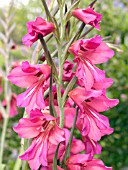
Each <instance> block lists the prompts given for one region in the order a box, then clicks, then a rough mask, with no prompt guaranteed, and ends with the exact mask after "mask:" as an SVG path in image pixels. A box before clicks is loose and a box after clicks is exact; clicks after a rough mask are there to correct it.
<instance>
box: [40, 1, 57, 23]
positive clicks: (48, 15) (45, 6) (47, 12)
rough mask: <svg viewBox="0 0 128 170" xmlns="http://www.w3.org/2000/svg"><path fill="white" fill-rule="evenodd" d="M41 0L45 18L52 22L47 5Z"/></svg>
mask: <svg viewBox="0 0 128 170" xmlns="http://www.w3.org/2000/svg"><path fill="white" fill-rule="evenodd" d="M41 1H42V4H43V6H44V9H45V12H46V15H47V18H49V19H50V21H51V22H53V23H54V20H53V18H52V16H51V14H50V11H49V9H48V7H47V4H46V0H41Z"/></svg>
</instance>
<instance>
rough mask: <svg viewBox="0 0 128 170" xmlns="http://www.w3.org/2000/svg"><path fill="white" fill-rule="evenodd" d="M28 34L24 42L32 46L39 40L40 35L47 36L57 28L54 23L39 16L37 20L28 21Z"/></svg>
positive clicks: (23, 39)
mask: <svg viewBox="0 0 128 170" xmlns="http://www.w3.org/2000/svg"><path fill="white" fill-rule="evenodd" d="M27 29H28V34H26V35H25V36H24V37H23V38H22V42H23V44H25V45H26V46H28V47H30V46H31V45H32V44H33V43H34V42H35V41H37V40H38V35H39V34H41V35H43V36H46V35H48V34H50V33H51V32H53V31H54V30H55V27H54V25H53V23H51V22H47V21H45V20H44V19H43V18H41V17H37V18H36V20H35V21H31V22H28V23H27Z"/></svg>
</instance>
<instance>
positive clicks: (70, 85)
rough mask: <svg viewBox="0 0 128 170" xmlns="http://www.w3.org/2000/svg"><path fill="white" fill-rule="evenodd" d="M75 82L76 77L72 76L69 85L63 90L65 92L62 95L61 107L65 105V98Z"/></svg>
mask: <svg viewBox="0 0 128 170" xmlns="http://www.w3.org/2000/svg"><path fill="white" fill-rule="evenodd" d="M76 81H77V77H76V76H74V77H73V78H72V80H71V81H70V82H69V84H68V85H67V87H66V89H65V92H64V94H63V98H62V106H63V107H64V105H65V102H66V98H67V95H68V93H69V91H70V90H72V88H73V87H74V85H75V84H76Z"/></svg>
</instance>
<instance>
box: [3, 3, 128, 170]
mask: <svg viewBox="0 0 128 170" xmlns="http://www.w3.org/2000/svg"><path fill="white" fill-rule="evenodd" d="M84 1H85V0H84ZM90 2H91V1H90V0H86V1H85V2H83V3H81V7H82V8H85V7H86V6H87V5H88V4H89V3H90ZM13 8H14V9H13V10H15V11H16V14H15V17H14V20H13V22H16V24H17V26H16V29H15V31H14V32H13V34H12V38H13V40H14V42H15V43H16V44H17V47H20V48H17V49H16V50H15V51H13V52H12V55H13V56H14V59H16V60H23V59H26V58H27V57H30V56H31V50H30V51H29V52H28V50H27V52H26V53H23V52H22V50H21V47H22V45H21V39H22V37H23V36H24V35H25V34H26V22H27V21H29V20H32V19H35V18H36V16H43V15H42V13H43V7H42V4H41V1H37V0H30V1H29V3H28V5H27V6H24V5H23V4H22V3H19V2H18V1H15V5H14V7H13ZM95 8H96V11H97V12H98V13H101V14H102V15H103V19H102V22H101V31H100V32H98V31H95V30H93V31H92V32H91V33H90V34H89V37H91V36H93V35H95V34H100V35H102V37H106V36H111V37H110V38H109V39H108V40H107V41H108V42H111V43H114V44H116V49H115V56H114V57H113V58H112V59H111V60H110V61H109V62H108V63H106V64H103V65H102V66H100V67H101V68H102V69H104V70H105V71H106V73H107V76H108V77H111V78H113V79H114V84H113V85H112V87H111V88H109V89H108V90H107V94H108V96H109V97H110V98H119V100H120V103H119V105H118V106H117V107H115V108H113V109H110V111H107V112H105V113H103V114H105V115H107V116H108V117H109V119H110V123H111V126H112V127H113V128H114V129H115V131H114V133H113V134H112V135H110V136H105V137H103V138H102V140H101V142H100V144H101V145H102V146H103V150H102V154H101V155H100V156H97V157H100V158H101V159H102V160H103V161H104V163H105V164H106V165H107V166H113V170H128V1H126V0H111V1H109V0H99V1H98V2H97V3H96V5H95ZM0 17H2V13H1V12H0ZM75 30H77V27H76V28H74V31H75ZM0 31H2V27H1V26H0ZM87 38H88V36H87ZM117 47H118V48H119V49H120V50H119V49H117ZM3 63H4V62H3V58H2V56H0V66H2V67H3ZM13 91H16V92H17V94H18V93H20V92H21V90H20V89H19V88H17V87H15V86H13ZM22 113H23V109H20V110H19V115H18V116H16V117H15V118H13V119H11V120H10V122H9V126H8V131H7V143H6V144H5V147H6V150H5V157H4V161H5V162H7V163H8V167H9V170H11V169H13V165H14V163H15V161H14V160H15V159H16V156H17V154H18V152H17V150H18V148H19V146H20V139H19V137H18V136H17V135H16V134H15V133H14V132H13V130H12V126H13V125H14V122H15V123H16V122H17V121H18V120H19V118H20V117H22ZM1 127H2V122H0V128H1Z"/></svg>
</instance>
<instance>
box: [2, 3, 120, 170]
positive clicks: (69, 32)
mask: <svg viewBox="0 0 128 170" xmlns="http://www.w3.org/2000/svg"><path fill="white" fill-rule="evenodd" d="M95 2H96V1H93V2H92V3H91V4H90V5H89V6H88V7H85V9H80V7H79V3H80V0H74V1H71V2H67V1H65V0H58V1H57V4H56V5H57V6H56V7H55V9H56V11H55V9H54V4H53V3H50V2H49V3H47V2H46V1H45V0H42V5H43V7H44V9H45V13H46V17H45V18H43V17H42V16H37V17H36V18H35V21H29V22H27V34H26V35H25V36H24V37H23V38H22V43H23V44H24V45H26V46H27V47H29V48H31V47H32V46H33V44H34V45H35V46H36V47H35V50H36V51H37V50H40V51H41V52H42V58H39V56H38V55H36V54H35V53H34V55H33V56H32V58H31V61H23V62H22V63H21V64H18V65H17V66H15V67H14V68H13V69H11V70H10V72H9V73H8V80H9V81H10V82H11V83H12V84H14V85H16V86H18V87H20V88H26V89H25V90H24V92H23V93H21V94H18V95H17V96H16V95H15V94H12V95H11V99H10V102H11V107H10V116H14V115H16V114H17V110H16V107H15V105H17V106H18V107H21V108H24V109H25V111H24V116H23V118H21V119H20V120H19V122H18V124H17V125H15V126H14V127H13V130H14V131H15V132H16V133H17V134H18V135H19V137H21V141H22V147H23V149H22V151H21V152H20V155H19V159H20V160H23V161H26V164H27V166H29V168H30V169H31V170H39V169H41V170H52V169H53V170H78V169H81V170H112V168H111V167H107V166H105V165H104V163H103V162H102V160H99V159H95V157H94V156H95V154H101V150H102V147H101V146H100V144H99V141H100V140H102V137H103V136H105V135H110V134H111V133H113V131H114V129H113V128H112V127H110V123H109V119H108V118H107V117H106V116H104V115H103V113H102V112H104V111H106V110H109V109H110V108H112V107H114V106H116V105H117V104H118V102H119V101H118V99H110V98H108V97H107V96H106V91H107V89H108V88H109V87H110V86H111V85H112V83H113V80H112V79H111V78H108V77H106V73H105V71H104V70H101V69H99V68H98V66H97V64H101V63H107V61H108V60H110V59H111V58H112V57H113V56H114V51H113V50H111V49H110V48H109V46H108V45H107V44H106V43H105V42H104V41H103V39H102V37H101V36H100V35H95V36H94V37H91V38H89V37H88V34H89V32H90V31H92V29H93V28H94V29H96V30H98V31H100V22H102V14H99V13H98V12H97V11H96V10H95V8H94V6H95V5H96V4H95ZM37 3H38V2H37ZM50 4H52V7H51V6H50ZM65 9H66V10H65ZM52 10H53V11H52ZM72 22H75V25H77V23H78V22H79V24H78V25H77V31H76V32H74V31H73V27H74V25H73V23H72ZM50 46H52V48H51V47H50ZM39 47H40V48H39ZM52 50H53V51H52ZM0 88H1V87H0ZM15 103H16V104H15ZM2 104H3V107H5V106H6V105H7V100H6V99H5V100H4V101H3V103H2ZM74 132H77V133H74ZM75 134H79V136H81V137H80V139H78V138H77V135H75ZM28 141H29V142H28ZM27 143H29V145H27ZM26 146H27V148H26V149H25V147H26ZM104 149H105V148H104ZM23 170H25V167H24V168H23Z"/></svg>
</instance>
